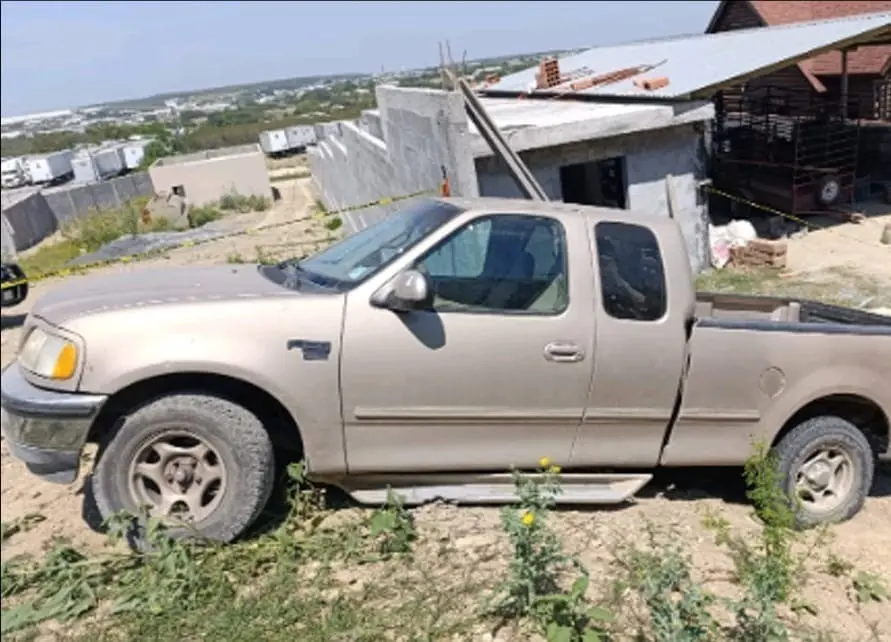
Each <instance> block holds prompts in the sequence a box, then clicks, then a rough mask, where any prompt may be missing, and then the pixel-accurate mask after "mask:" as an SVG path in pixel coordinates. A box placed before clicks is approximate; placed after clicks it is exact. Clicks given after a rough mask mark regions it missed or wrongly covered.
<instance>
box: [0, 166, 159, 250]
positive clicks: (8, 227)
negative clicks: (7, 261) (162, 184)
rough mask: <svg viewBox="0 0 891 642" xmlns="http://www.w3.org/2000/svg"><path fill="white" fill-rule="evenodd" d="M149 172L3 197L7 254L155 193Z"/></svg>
mask: <svg viewBox="0 0 891 642" xmlns="http://www.w3.org/2000/svg"><path fill="white" fill-rule="evenodd" d="M154 191H155V190H154V187H153V186H152V181H151V179H150V178H149V175H148V174H147V173H146V172H138V173H135V174H129V175H127V176H120V177H118V178H115V179H112V180H110V181H104V182H101V183H93V184H91V185H62V186H60V187H54V188H50V189H44V190H37V189H35V190H33V191H30V193H27V194H26V193H22V194H20V195H16V198H7V197H6V196H5V195H4V199H3V215H2V216H3V219H2V225H0V232H2V246H0V247H2V251H3V256H4V257H7V256H14V255H15V253H16V252H21V251H23V250H26V249H28V248H30V247H33V246H35V245H37V244H38V243H40V241H42V240H43V239H45V238H46V237H48V236H50V235H51V234H53V233H55V232H56V231H57V230H58V229H59V228H60V227H61V226H62V225H64V224H65V223H68V222H70V221H73V220H75V219H77V218H80V217H82V216H86V215H87V214H89V213H90V212H94V211H96V210H99V211H103V210H109V209H114V208H117V207H121V206H122V205H123V204H124V203H126V202H127V201H130V200H132V199H134V198H137V197H139V196H151V195H152V194H154Z"/></svg>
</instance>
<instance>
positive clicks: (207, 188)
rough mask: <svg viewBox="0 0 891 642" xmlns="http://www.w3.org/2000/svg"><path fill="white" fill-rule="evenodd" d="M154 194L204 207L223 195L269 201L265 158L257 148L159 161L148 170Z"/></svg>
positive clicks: (270, 192) (242, 147)
mask: <svg viewBox="0 0 891 642" xmlns="http://www.w3.org/2000/svg"><path fill="white" fill-rule="evenodd" d="M149 175H150V176H151V179H152V184H153V185H154V187H155V192H156V193H158V194H162V193H167V194H176V195H178V196H181V197H183V198H185V199H186V201H187V202H188V203H189V204H190V205H196V206H201V205H206V204H207V203H212V202H215V201H219V200H220V198H222V197H223V196H225V195H226V194H233V193H234V194H239V195H241V196H263V197H265V198H271V197H272V186H271V185H270V183H269V172H268V170H267V168H266V158H265V157H264V155H263V152H262V151H261V150H260V146H259V145H241V146H238V147H227V148H223V149H213V150H209V151H204V152H196V153H194V154H183V155H181V156H171V157H168V158H162V159H159V160H157V161H155V163H154V164H153V165H152V166H151V167H149Z"/></svg>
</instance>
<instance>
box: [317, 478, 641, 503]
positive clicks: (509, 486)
mask: <svg viewBox="0 0 891 642" xmlns="http://www.w3.org/2000/svg"><path fill="white" fill-rule="evenodd" d="M530 476H533V477H534V475H530ZM652 478H653V476H652V475H650V474H638V473H633V474H623V473H609V474H581V473H580V474H572V473H564V474H562V475H561V476H560V480H561V483H562V490H563V492H562V493H561V494H560V495H559V496H558V497H557V502H558V503H560V504H619V503H621V502H624V501H627V500H628V499H630V498H631V497H633V496H634V494H635V493H637V492H638V491H639V490H640V489H641V488H643V487H644V486H645V485H646V484H647V483H648V482H649V481H650V480H651V479H652ZM320 481H327V482H329V483H331V484H332V485H334V486H338V487H339V488H342V489H343V490H344V491H345V492H346V493H348V494H349V495H350V496H351V497H352V498H353V499H355V500H356V501H357V502H359V503H360V504H382V503H384V502H386V500H387V490H388V489H390V490H392V491H393V492H394V493H396V494H397V495H399V496H401V497H402V499H403V501H404V502H405V504H406V505H409V506H412V505H417V504H424V503H427V502H432V501H436V500H442V501H447V502H455V503H465V504H508V503H511V502H514V501H517V496H516V493H515V492H514V482H513V478H512V477H511V475H509V474H504V473H499V474H492V475H474V474H468V475H460V474H444V475H439V474H428V475H362V476H356V477H347V478H339V479H336V480H333V479H332V480H320Z"/></svg>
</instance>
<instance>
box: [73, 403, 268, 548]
mask: <svg viewBox="0 0 891 642" xmlns="http://www.w3.org/2000/svg"><path fill="white" fill-rule="evenodd" d="M274 479H275V454H274V450H273V447H272V443H271V441H270V439H269V435H268V434H267V432H266V430H265V429H264V427H263V425H262V423H261V422H260V420H259V419H258V418H257V417H256V416H255V415H253V414H252V413H251V412H249V411H248V410H246V409H245V408H243V407H241V406H239V405H237V404H235V403H232V402H231V401H228V400H225V399H221V398H218V397H214V396H211V395H204V394H171V395H167V396H164V397H161V398H159V399H156V400H155V401H152V402H150V403H148V404H146V405H144V406H142V407H141V408H139V409H138V410H136V411H135V412H134V413H133V414H131V415H129V416H128V417H127V418H126V419H125V420H124V422H123V424H122V425H121V426H120V428H119V429H118V430H117V431H115V432H114V433H113V434H112V435H110V437H109V438H108V439H107V440H106V441H105V442H104V443H103V444H102V446H101V448H100V454H99V459H98V462H97V464H96V467H95V469H94V471H93V475H92V478H91V482H92V491H93V495H94V497H95V500H96V505H97V507H98V508H99V511H100V513H101V514H102V517H103V518H108V517H109V516H111V515H113V514H115V513H118V512H120V511H127V512H130V513H134V514H138V513H140V512H141V511H143V510H145V511H147V512H148V514H149V515H150V516H153V517H158V518H160V519H162V520H163V521H165V522H166V523H167V524H168V526H169V533H170V534H171V535H172V536H173V537H188V536H199V537H204V538H206V539H210V540H216V541H221V542H229V541H231V540H233V539H235V538H236V537H238V536H239V535H240V534H241V533H243V532H244V531H245V530H246V529H247V528H248V527H249V526H250V525H251V523H253V521H254V520H255V519H256V518H257V517H258V516H259V515H260V513H261V512H262V510H263V508H264V507H265V505H266V502H267V500H268V499H269V495H270V493H271V491H272V487H273V484H274ZM136 544H137V545H140V542H136Z"/></svg>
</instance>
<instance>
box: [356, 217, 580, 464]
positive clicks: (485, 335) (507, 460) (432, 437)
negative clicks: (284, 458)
mask: <svg viewBox="0 0 891 642" xmlns="http://www.w3.org/2000/svg"><path fill="white" fill-rule="evenodd" d="M574 256H582V257H584V259H583V260H581V261H580V262H579V263H580V264H581V265H582V266H583V268H582V269H580V270H577V269H576V261H572V262H571V263H572V271H570V269H569V264H570V258H571V257H574ZM589 256H590V248H589V247H588V235H587V234H586V230H585V224H584V219H583V217H580V216H579V217H565V218H561V220H558V219H557V218H555V217H549V216H540V215H531V214H490V215H479V216H477V217H476V218H473V219H472V220H470V221H469V222H466V223H465V224H464V225H463V226H460V227H458V228H457V229H456V230H455V231H453V232H452V233H451V234H449V235H448V236H446V237H445V238H444V239H442V240H441V241H440V242H439V243H438V244H436V245H434V246H433V247H432V248H431V249H430V250H428V251H427V252H425V253H424V254H423V255H421V256H420V257H419V258H418V260H417V261H415V262H414V265H415V267H416V268H417V269H419V270H421V271H423V272H425V273H426V274H427V275H428V278H429V281H430V284H431V287H432V288H433V291H434V294H435V298H434V303H433V306H432V308H431V309H429V310H422V311H415V312H410V313H396V312H393V311H390V310H385V309H380V308H375V307H372V306H371V305H370V303H369V300H368V296H367V293H365V294H361V295H358V296H356V295H354V294H352V293H351V294H350V295H349V296H348V297H347V310H346V321H345V327H344V334H343V357H342V365H341V373H342V374H341V385H342V395H343V416H344V424H345V432H346V435H345V436H346V445H347V462H348V465H349V469H350V472H351V473H363V472H428V471H460V470H466V471H470V470H477V471H487V470H489V471H498V472H501V471H504V470H506V469H508V468H510V467H511V466H517V467H534V466H536V465H537V462H538V461H539V459H540V458H541V457H543V456H547V457H549V458H550V459H551V460H552V461H554V463H557V464H563V465H565V464H566V463H568V461H569V456H570V452H571V448H572V443H573V440H574V438H575V435H576V432H577V429H578V426H579V423H580V421H581V419H582V415H583V412H584V407H585V403H586V400H587V398H588V389H589V385H590V381H591V375H592V367H593V366H592V364H593V360H592V351H593V348H594V344H593V338H594V328H593V326H592V323H591V318H592V313H591V301H590V285H589V283H590V279H591V278H592V273H591V271H590V269H589V268H588V267H587V266H588V264H589V263H590V261H589V260H588V257H589ZM356 294H358V293H356Z"/></svg>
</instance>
